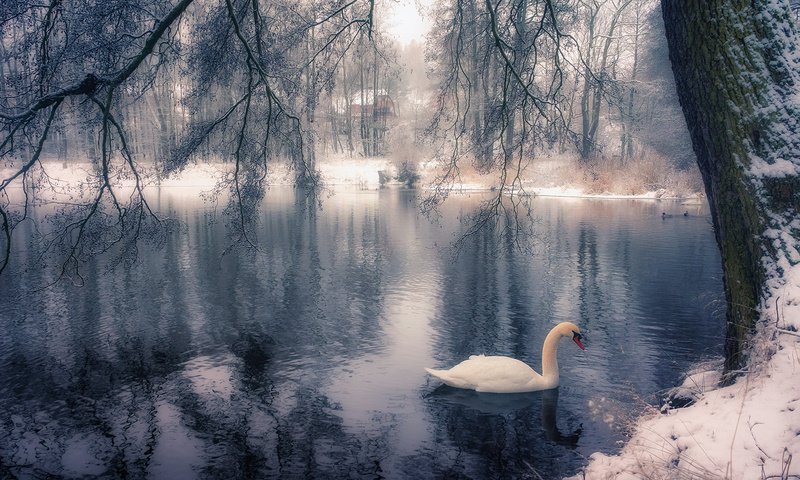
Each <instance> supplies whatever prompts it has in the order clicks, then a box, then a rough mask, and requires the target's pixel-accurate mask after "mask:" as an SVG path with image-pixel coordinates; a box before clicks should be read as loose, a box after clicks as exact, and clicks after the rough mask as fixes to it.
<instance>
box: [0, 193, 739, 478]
mask: <svg viewBox="0 0 800 480" xmlns="http://www.w3.org/2000/svg"><path fill="white" fill-rule="evenodd" d="M415 195H416V194H415V193H414V192H412V191H398V190H384V191H380V192H363V193H362V192H347V191H344V192H337V193H336V195H334V196H332V197H330V198H325V199H324V200H323V202H322V209H316V208H314V200H311V199H307V198H306V197H304V196H303V195H302V194H297V195H296V194H295V193H294V192H293V191H291V190H280V189H276V190H272V191H270V192H269V193H268V195H267V204H266V206H265V207H264V211H263V214H262V218H261V223H260V230H259V232H258V236H259V241H260V245H261V246H262V251H261V252H260V253H254V252H240V251H233V252H232V253H229V254H227V255H224V256H223V255H221V253H222V252H223V251H224V250H225V249H226V247H227V246H228V244H229V242H230V239H229V237H227V236H226V233H225V227H224V219H222V218H220V216H219V215H218V214H217V213H216V212H215V210H214V209H212V208H210V207H209V206H207V205H204V204H203V203H202V202H199V201H197V200H194V196H192V195H189V194H182V193H181V190H180V189H177V190H173V191H167V192H161V194H160V195H159V198H158V203H159V204H160V205H159V207H160V209H161V211H165V212H171V214H172V215H174V216H176V217H177V218H179V219H181V220H182V221H183V222H184V223H185V225H186V226H187V229H186V230H187V231H185V232H183V233H182V234H175V235H174V236H170V237H169V238H168V239H167V242H166V244H165V245H164V246H163V248H161V249H156V250H147V251H142V252H141V254H142V258H141V260H140V261H139V263H137V264H135V265H134V266H133V267H132V268H129V269H123V268H119V269H117V270H115V271H114V272H113V273H111V274H103V272H106V270H107V266H106V265H105V263H104V260H96V261H93V262H91V263H89V264H87V265H85V274H86V279H87V282H86V284H85V286H83V287H76V286H73V285H71V284H69V283H67V282H63V283H61V284H58V285H56V286H55V287H53V288H50V289H47V290H44V291H40V292H38V293H33V292H32V289H34V288H37V287H40V286H41V285H42V283H43V282H44V277H43V275H42V273H41V272H40V270H38V269H28V270H24V269H23V268H22V266H24V263H25V261H26V258H25V257H26V256H27V255H30V254H28V253H27V252H26V251H25V249H24V248H22V247H21V249H20V253H19V256H18V257H16V258H15V260H16V262H17V267H18V270H17V271H16V272H13V274H12V275H4V276H3V277H0V332H2V335H0V477H5V476H9V477H24V478H31V477H33V478H39V477H46V476H48V475H58V476H66V477H82V476H100V477H108V478H123V477H131V478H141V477H150V478H169V479H173V478H175V479H177V478H216V477H224V478H245V477H246V478H267V477H273V478H275V477H281V478H296V477H311V478H444V477H446V478H540V477H539V476H541V478H555V477H558V476H561V475H566V474H572V473H575V472H576V471H578V470H579V469H580V467H581V466H582V465H583V464H584V463H585V461H586V457H587V456H588V455H589V454H591V453H592V452H594V451H598V450H599V451H603V452H614V451H615V450H616V449H618V448H619V443H620V441H621V440H623V439H624V433H625V427H626V426H627V424H628V422H629V420H630V418H631V417H632V416H633V415H635V414H636V413H637V412H640V411H641V410H642V409H643V408H644V406H645V405H646V404H647V403H651V404H652V403H657V401H658V394H659V392H661V391H663V390H664V389H665V388H668V387H670V386H672V385H674V384H675V383H676V382H677V381H679V377H680V373H681V371H683V370H684V369H685V368H687V367H688V366H689V365H690V364H691V363H693V362H695V361H697V360H700V359H702V358H706V357H709V356H713V355H718V354H719V353H720V352H721V345H722V336H721V332H722V325H723V320H722V317H723V314H724V312H723V307H722V306H721V305H722V300H723V297H722V284H721V272H720V261H719V254H718V252H717V249H716V246H715V244H714V239H713V234H712V229H711V225H710V218H709V217H708V212H707V208H705V207H701V206H699V205H697V206H689V207H686V206H682V205H679V204H672V203H658V202H651V201H627V200H605V201H599V200H576V199H536V200H535V215H536V217H537V218H538V223H537V225H536V231H537V239H536V241H535V242H534V244H533V245H534V250H535V254H534V255H532V256H531V255H523V254H521V253H519V252H518V251H516V250H514V249H513V248H511V247H510V246H507V245H503V244H500V245H498V244H497V242H498V241H497V239H496V237H494V236H492V235H478V236H474V237H471V238H470V239H469V240H468V241H467V242H466V244H465V246H464V247H463V249H462V252H461V254H460V255H459V256H458V257H453V256H452V255H451V253H450V252H449V250H448V245H449V244H450V242H452V240H453V239H454V235H457V234H458V232H459V231H460V229H461V228H463V226H462V225H460V224H459V221H458V219H457V217H458V216H459V214H464V213H468V212H470V211H471V209H473V208H474V207H475V206H476V202H477V198H478V197H479V196H477V195H473V196H471V197H467V196H456V197H454V198H452V199H451V200H450V201H449V203H448V205H447V206H446V208H445V210H444V211H443V214H442V217H441V219H440V222H439V223H438V224H432V223H431V222H429V221H428V220H426V219H424V218H420V217H419V216H418V215H417V210H416V207H415V206H414V201H415ZM686 208H688V209H689V213H690V214H691V215H690V216H689V217H683V216H680V215H679V216H676V217H674V218H671V219H666V220H662V218H661V217H660V213H661V211H662V210H667V211H676V212H677V211H679V212H681V213H682V212H683V210H685V209H686ZM21 265H22V266H21ZM566 320H569V321H573V322H575V323H578V324H579V325H580V326H581V327H582V328H583V329H584V332H585V343H586V346H587V349H586V351H580V350H579V349H578V348H577V347H576V346H575V345H574V344H572V342H566V341H565V342H562V344H561V347H560V349H559V354H558V356H559V363H560V366H561V386H560V388H559V389H557V390H554V391H550V392H536V393H530V394H515V395H496V394H476V393H474V392H466V391H460V390H455V389H450V388H447V387H441V386H440V384H439V382H437V381H436V380H434V379H432V378H429V377H427V375H426V374H425V372H424V371H423V367H430V366H433V367H445V366H450V365H453V364H455V363H457V362H459V361H461V360H463V359H465V358H466V357H467V356H469V355H470V354H475V353H487V354H499V355H510V356H514V357H517V358H519V359H522V360H524V361H526V362H528V363H530V364H532V365H533V366H534V367H535V369H536V370H540V368H541V367H540V361H541V344H542V340H543V339H544V337H545V335H546V334H547V332H548V331H549V329H550V328H551V327H552V326H553V325H554V324H555V323H558V322H561V321H566Z"/></svg>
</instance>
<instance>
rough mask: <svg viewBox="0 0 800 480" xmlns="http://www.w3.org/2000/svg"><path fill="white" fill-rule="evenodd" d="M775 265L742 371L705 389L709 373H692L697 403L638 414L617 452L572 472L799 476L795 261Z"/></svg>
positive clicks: (799, 303) (624, 478)
mask: <svg viewBox="0 0 800 480" xmlns="http://www.w3.org/2000/svg"><path fill="white" fill-rule="evenodd" d="M795 253H796V252H795ZM779 267H780V268H781V269H783V276H782V277H777V276H776V277H775V278H773V279H772V280H771V281H770V294H771V297H770V298H769V300H768V302H767V304H766V305H762V313H761V320H760V322H759V324H758V327H757V330H758V331H757V333H756V335H755V336H754V338H753V342H752V345H751V357H750V362H749V367H748V370H747V372H745V373H744V374H743V375H742V376H740V377H739V378H738V379H737V381H736V382H735V383H734V384H733V385H730V386H726V387H722V388H713V387H712V388H711V389H710V390H706V388H701V387H703V386H704V385H701V382H698V380H700V379H706V380H708V379H711V378H713V377H714V374H713V373H711V374H708V373H705V374H704V373H702V372H700V373H697V374H695V375H694V376H691V377H690V378H688V379H687V382H686V383H685V384H684V386H686V387H689V388H692V389H694V390H695V392H696V394H697V397H698V400H697V402H696V403H695V404H693V405H691V406H689V407H686V408H681V409H672V410H666V411H665V412H663V413H658V414H653V415H652V416H650V417H647V418H643V419H641V420H640V422H639V423H638V425H637V426H636V429H635V433H634V434H633V436H632V437H631V438H630V440H629V441H628V443H627V444H626V445H625V447H623V449H622V451H621V452H620V453H619V454H618V455H611V456H609V455H603V454H599V453H595V454H593V455H592V456H591V457H590V462H589V465H588V467H587V468H586V469H585V470H584V471H582V472H580V473H579V474H578V475H576V476H575V477H573V478H575V479H583V478H586V479H602V480H611V479H614V480H628V479H630V480H633V479H642V478H646V479H650V478H652V479H673V478H702V479H706V478H724V479H772V478H775V479H782V480H788V479H792V478H795V479H796V478H800V461H792V458H793V456H794V455H797V454H798V453H800V381H798V374H800V334H798V333H797V332H798V330H800V264H795V265H791V264H790V263H789V262H788V261H787V262H783V263H782V264H781V265H779ZM774 272H775V269H773V273H774ZM709 383H711V384H714V383H715V382H713V381H711V382H708V381H706V382H705V385H708V384H709ZM703 390H705V391H703Z"/></svg>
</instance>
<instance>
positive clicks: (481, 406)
mask: <svg viewBox="0 0 800 480" xmlns="http://www.w3.org/2000/svg"><path fill="white" fill-rule="evenodd" d="M426 400H427V401H426V405H427V406H428V408H429V410H431V414H432V416H434V417H435V418H437V420H438V421H437V423H436V426H437V429H436V432H435V445H436V447H435V451H434V452H433V457H434V458H437V459H439V460H438V461H437V462H436V464H435V465H434V468H435V469H436V471H437V472H438V473H440V474H450V475H456V476H462V475H467V474H469V476H470V477H474V476H477V477H481V478H520V477H527V476H530V477H533V478H536V477H535V473H538V474H539V475H542V476H543V477H544V478H550V477H552V476H554V475H563V474H564V473H566V472H565V471H564V468H563V466H562V465H560V463H562V462H565V461H566V462H570V463H571V462H574V460H575V459H574V457H575V456H577V455H578V454H577V453H576V452H575V451H574V449H575V447H576V445H577V443H578V439H579V438H580V433H581V429H580V427H578V428H577V429H575V430H574V431H572V433H568V434H564V433H562V432H561V431H560V430H559V429H558V423H561V424H562V428H563V427H564V426H565V425H573V426H574V425H575V424H576V423H577V422H576V421H575V420H574V419H571V418H569V417H567V418H564V417H563V416H564V412H559V411H558V389H554V390H548V391H543V392H532V393H524V394H502V395H498V394H486V393H477V392H473V391H469V390H459V389H454V388H451V387H447V386H442V387H440V388H438V389H436V390H435V391H434V392H432V393H431V394H430V395H429V396H428V398H427V399H426ZM559 414H561V415H562V419H561V422H558V421H557V418H558V415H559ZM572 428H573V427H569V428H568V430H570V431H571V430H572ZM567 458H569V460H566V459H567ZM534 472H535V473H534Z"/></svg>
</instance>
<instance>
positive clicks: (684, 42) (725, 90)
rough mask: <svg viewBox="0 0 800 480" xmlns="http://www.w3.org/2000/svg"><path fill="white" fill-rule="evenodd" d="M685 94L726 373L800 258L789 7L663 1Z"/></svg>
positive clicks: (796, 68)
mask: <svg viewBox="0 0 800 480" xmlns="http://www.w3.org/2000/svg"><path fill="white" fill-rule="evenodd" d="M662 13H663V16H664V23H665V26H666V34H667V41H668V45H669V55H670V60H671V62H672V68H673V71H674V74H675V81H676V86H677V89H678V97H679V99H680V103H681V106H682V107H683V111H684V115H685V116H686V121H687V124H688V126H689V130H690V133H691V137H692V143H693V147H694V151H695V154H696V155H697V163H698V166H699V167H700V171H701V173H702V175H703V181H704V183H705V189H706V193H707V195H708V200H709V204H710V206H711V213H712V218H713V223H714V231H715V235H716V239H717V243H718V244H719V246H720V249H721V252H722V263H723V274H724V285H725V295H726V299H727V304H728V314H727V332H726V343H725V357H726V361H725V367H726V370H727V371H729V372H730V371H733V370H736V369H738V368H740V367H741V366H742V365H743V363H744V362H743V360H744V354H743V352H744V346H745V342H746V340H747V338H748V336H749V334H750V333H751V332H752V330H753V327H754V325H755V321H756V319H757V317H758V310H759V303H760V302H763V301H765V300H766V299H767V296H768V295H769V293H768V291H767V284H768V282H769V281H770V279H774V280H776V281H780V279H781V276H782V273H783V269H784V268H786V267H787V266H789V265H795V264H797V263H798V262H800V254H798V238H800V220H799V219H798V218H799V216H798V210H800V180H799V178H800V177H799V174H800V54H798V41H797V31H796V28H797V27H796V25H795V24H794V23H793V20H792V19H791V13H790V10H789V2H779V1H776V0H753V1H751V0H703V1H696V2H685V1H679V0H663V1H662Z"/></svg>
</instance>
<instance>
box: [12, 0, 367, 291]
mask: <svg viewBox="0 0 800 480" xmlns="http://www.w3.org/2000/svg"><path fill="white" fill-rule="evenodd" d="M373 15H374V1H373V0H350V1H338V2H334V3H331V4H330V5H327V6H326V8H325V9H322V10H320V8H319V6H318V5H316V4H314V5H312V4H309V3H299V4H298V3H295V2H285V3H281V2H277V1H276V2H270V3H269V4H264V3H263V1H260V0H224V1H215V2H211V1H201V0H180V1H178V2H176V3H175V4H172V5H170V4H164V3H163V2H157V1H149V2H141V1H135V2H134V1H128V0H109V1H97V2H89V3H82V4H65V3H62V2H61V1H60V0H51V1H50V2H49V3H46V4H28V3H21V2H7V3H4V4H3V6H2V8H1V9H0V28H2V30H3V31H4V32H11V35H10V40H9V39H8V37H5V38H4V39H3V41H2V43H3V51H2V54H3V58H2V62H0V63H2V64H3V68H4V71H6V70H8V75H4V83H3V85H2V86H3V91H2V95H3V96H2V99H0V126H1V127H2V131H3V134H2V135H3V136H2V139H1V140H0V155H2V156H3V158H4V160H5V161H6V164H7V166H10V168H11V170H10V171H11V174H10V175H9V176H8V177H7V178H4V179H2V181H0V220H2V223H1V224H0V232H2V243H0V246H2V251H3V254H2V256H0V273H2V272H3V271H4V270H5V269H6V268H7V266H8V263H9V261H10V260H11V258H12V255H11V249H12V237H13V234H14V231H15V229H16V227H17V226H18V225H19V224H20V222H23V221H26V220H28V219H29V218H30V216H29V208H30V207H31V206H32V205H35V204H41V203H45V202H47V200H46V199H45V198H43V197H41V196H37V194H36V191H35V189H34V186H35V185H37V184H41V183H42V182H47V181H48V179H49V178H50V177H49V176H48V172H47V168H46V166H45V164H44V163H43V162H41V160H42V157H43V153H45V151H46V146H47V145H48V144H49V143H50V142H52V138H53V135H54V131H55V130H56V126H57V125H58V124H59V122H60V121H62V119H63V118H66V117H69V116H72V115H76V114H77V113H79V114H80V116H82V117H84V118H86V120H85V122H84V124H83V125H82V128H83V129H85V130H86V131H87V134H88V138H92V137H93V138H92V139H91V140H90V141H88V142H87V143H88V144H89V145H91V146H93V145H95V144H96V145H97V149H96V150H94V148H90V149H89V150H90V151H92V152H93V153H95V155H94V156H93V157H92V160H93V162H94V163H95V165H96V171H95V172H94V174H93V175H91V176H90V177H89V178H87V180H86V181H85V182H84V183H83V184H82V185H81V190H80V193H81V195H77V196H76V195H73V196H72V197H70V199H69V201H67V202H65V203H63V204H59V206H57V207H55V208H57V213H58V215H56V216H54V217H53V218H54V219H55V220H54V223H55V225H53V228H52V229H51V230H49V232H50V233H46V234H45V235H44V237H43V242H42V245H43V252H42V253H43V254H57V255H59V256H60V257H61V259H62V261H61V269H60V272H59V273H58V275H57V278H60V277H63V276H71V277H73V278H76V279H78V280H79V279H80V265H81V263H82V261H83V259H84V258H85V257H86V256H88V255H93V254H97V253H103V252H109V251H115V252H116V253H118V254H119V258H123V259H130V258H134V257H135V256H136V252H137V249H138V244H139V242H140V241H142V240H143V239H144V238H156V239H158V238H159V232H160V234H162V235H163V232H164V231H165V226H166V225H165V223H164V220H163V219H162V218H161V217H160V216H159V215H158V213H157V212H156V211H154V210H153V209H152V208H151V206H150V204H149V203H148V201H147V197H146V195H145V193H144V187H145V185H146V183H147V182H148V181H150V180H149V178H148V177H147V175H145V172H144V168H143V164H142V159H141V158H140V157H139V156H137V154H135V153H134V152H135V150H134V148H132V144H131V141H130V138H131V136H130V135H129V133H128V132H129V128H130V127H131V123H129V121H128V120H127V115H126V114H125V113H126V112H129V109H128V108H127V107H128V106H129V105H131V104H135V103H136V102H137V99H138V98H141V97H142V96H143V95H148V94H150V95H152V94H154V93H156V92H157V91H160V90H159V89H160V88H161V87H164V90H163V92H167V93H168V94H169V95H170V96H172V95H174V92H175V91H176V85H175V84H174V83H173V84H169V82H180V85H179V87H180V88H181V90H185V95H183V97H182V98H180V99H179V100H180V102H181V104H182V106H181V107H180V108H186V109H189V110H190V111H193V112H195V113H198V115H194V121H193V122H191V123H189V124H187V125H186V126H185V129H184V132H183V134H182V135H181V138H178V132H177V130H176V122H174V121H172V122H170V121H169V120H168V119H166V118H163V119H162V118H159V116H160V115H162V114H164V112H163V110H161V108H162V106H163V105H162V103H169V102H170V101H174V100H175V99H171V98H158V97H154V98H156V105H155V108H154V111H155V114H156V118H157V120H158V122H157V123H158V124H159V125H161V126H162V128H159V129H156V130H155V131H156V132H158V135H156V136H157V137H159V141H158V142H157V143H159V144H164V145H167V148H166V149H165V150H161V151H160V154H161V155H165V154H166V153H169V154H170V155H169V156H166V157H164V158H159V165H158V167H159V171H158V172H157V175H158V176H161V175H166V174H169V173H170V172H173V171H176V170H180V169H182V168H183V167H184V166H185V165H186V164H187V162H188V161H189V160H190V159H191V158H193V156H194V155H196V154H197V153H199V152H200V150H201V147H202V146H203V145H204V144H205V145H209V144H213V145H214V149H215V150H217V151H219V152H225V154H226V155H228V156H230V157H231V158H232V160H233V162H234V164H233V171H232V172H231V175H229V176H227V177H226V178H223V179H222V181H221V183H220V186H219V187H218V191H220V192H221V191H224V190H226V189H227V190H228V191H230V194H231V195H230V197H231V203H230V204H229V207H228V209H229V211H230V213H231V218H232V221H231V226H232V228H233V231H234V243H236V244H246V245H251V246H254V245H255V242H254V239H253V238H252V236H253V230H252V224H253V222H254V219H255V216H254V215H253V213H254V211H255V208H256V206H257V205H258V203H259V201H260V200H261V198H262V197H263V192H264V180H265V177H266V174H267V171H268V166H269V162H270V159H271V158H273V157H274V156H275V155H276V154H279V153H282V154H286V155H288V156H289V157H291V158H292V159H293V161H294V167H295V169H296V171H297V172H298V174H297V176H298V179H299V181H301V182H304V183H307V184H312V185H313V184H315V183H316V178H317V177H316V172H315V170H314V163H313V142H314V138H315V137H314V131H313V130H314V127H313V125H312V124H313V118H314V114H315V108H316V98H317V96H318V95H319V92H320V91H321V90H322V89H323V88H325V85H326V84H328V83H330V82H333V81H334V73H335V71H336V67H337V65H338V64H339V62H340V61H341V59H342V56H343V55H344V53H345V52H346V51H347V49H348V48H349V47H350V45H352V43H353V41H354V39H355V38H356V37H358V36H359V35H361V33H362V32H366V35H367V36H368V37H371V35H372V25H373ZM298 49H299V51H300V52H301V54H300V56H301V57H302V58H303V59H304V60H303V61H296V60H297V58H296V55H297V51H298ZM30 52H36V54H35V59H34V61H29V60H30V58H29V57H30ZM293 58H294V60H295V62H292V61H291V59H293ZM176 66H178V67H179V68H180V69H182V70H183V71H185V72H186V76H185V77H183V79H181V78H178V79H176V78H175V75H174V74H173V75H171V76H170V75H167V74H166V73H165V71H166V70H168V69H170V68H175V67H176ZM177 70H178V69H177V68H176V69H175V71H177ZM297 94H301V95H302V96H303V98H304V101H303V102H302V104H301V105H296V104H295V105H293V104H292V103H293V102H292V101H291V100H289V99H293V98H295V97H296V96H297ZM217 96H219V99H218V98H217ZM137 133H138V132H137ZM95 138H96V139H97V140H96V141H95V140H94V139H95ZM121 177H129V178H132V179H133V180H134V184H135V185H134V188H133V190H132V193H128V192H123V190H121V189H120V188H119V187H118V185H117V180H118V179H119V178H121ZM12 188H18V189H20V190H21V192H22V195H23V197H24V200H23V202H22V204H21V205H17V204H15V203H13V202H12V201H11V195H10V189H12ZM145 233H149V234H152V235H144V234H145Z"/></svg>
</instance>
